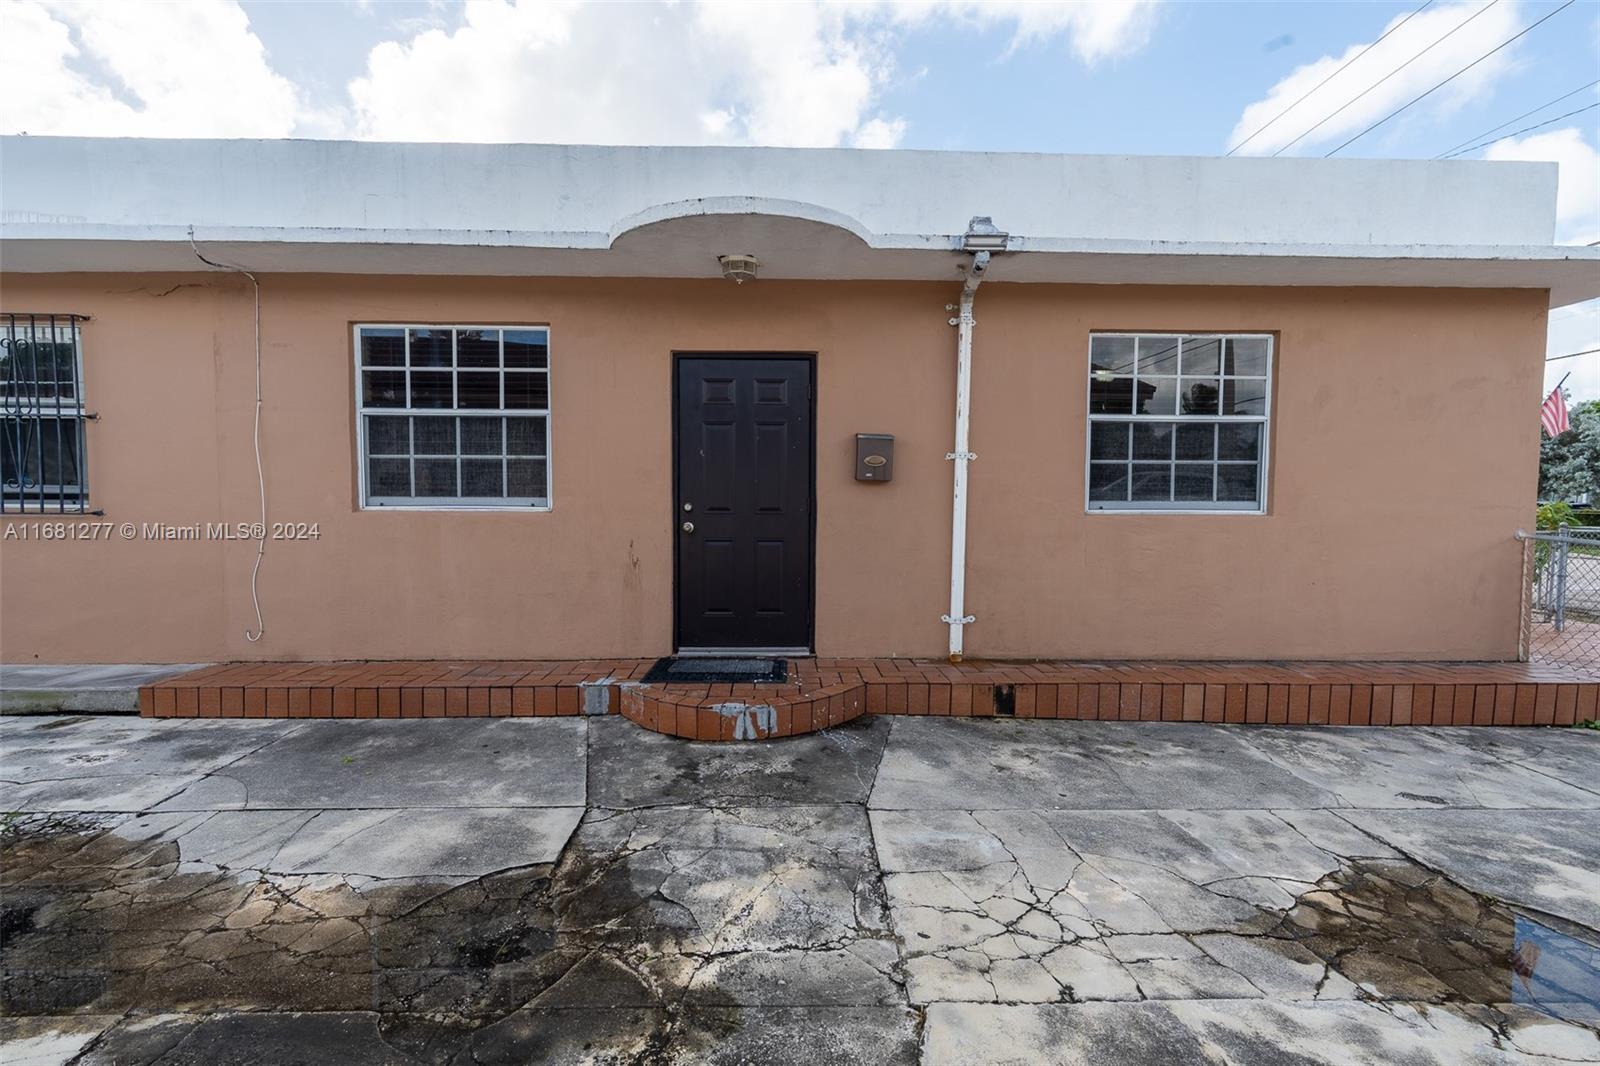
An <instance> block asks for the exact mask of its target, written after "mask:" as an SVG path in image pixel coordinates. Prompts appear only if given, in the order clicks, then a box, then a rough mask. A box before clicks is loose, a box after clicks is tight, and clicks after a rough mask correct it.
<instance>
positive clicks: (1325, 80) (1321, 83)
mask: <svg viewBox="0 0 1600 1066" xmlns="http://www.w3.org/2000/svg"><path fill="white" fill-rule="evenodd" d="M1432 6H1433V0H1427V2H1426V3H1424V4H1423V5H1422V6H1421V7H1419V8H1417V9H1416V10H1415V11H1413V12H1411V14H1409V15H1407V16H1406V17H1405V18H1403V19H1401V20H1400V21H1399V22H1397V23H1395V24H1394V25H1393V26H1391V27H1390V28H1389V29H1387V30H1384V31H1383V37H1379V38H1378V39H1377V40H1376V41H1373V42H1372V43H1371V44H1369V45H1367V46H1366V47H1365V48H1363V49H1362V50H1361V51H1359V52H1357V53H1356V54H1355V55H1353V56H1351V57H1350V58H1349V59H1347V60H1345V61H1344V62H1343V63H1341V64H1339V69H1338V70H1336V71H1334V72H1333V73H1332V74H1329V75H1328V76H1327V77H1326V78H1323V79H1322V80H1321V81H1319V82H1317V83H1316V84H1315V85H1313V86H1312V87H1311V88H1310V89H1307V90H1306V92H1305V95H1304V96H1301V97H1300V99H1298V100H1296V101H1295V102H1294V103H1292V104H1290V105H1289V106H1288V107H1286V108H1284V109H1283V110H1282V111H1279V112H1278V113H1277V114H1276V115H1273V116H1272V117H1271V118H1269V119H1267V123H1266V125H1265V126H1262V127H1261V128H1260V129H1258V130H1256V131H1255V132H1254V133H1252V134H1251V135H1250V136H1248V137H1246V138H1245V139H1244V140H1242V141H1240V142H1239V143H1238V144H1236V145H1234V146H1233V147H1232V148H1229V149H1228V155H1232V154H1233V153H1235V152H1237V151H1238V150H1239V149H1241V148H1243V147H1244V146H1245V145H1247V144H1249V143H1250V142H1251V141H1253V140H1255V139H1256V138H1257V137H1259V136H1261V134H1263V133H1265V132H1267V126H1270V125H1272V124H1273V123H1274V122H1276V121H1278V120H1279V119H1280V118H1282V117H1283V116H1284V115H1287V114H1288V113H1289V112H1291V111H1293V110H1294V109H1295V108H1297V107H1299V106H1300V105H1301V104H1302V103H1304V102H1305V99H1306V97H1307V96H1310V95H1311V94H1312V93H1314V92H1316V91H1317V90H1318V89H1320V88H1322V87H1323V86H1324V85H1326V84H1328V83H1329V82H1330V81H1332V80H1333V79H1334V78H1336V77H1338V76H1339V75H1340V74H1341V73H1342V72H1343V71H1344V69H1345V68H1346V67H1348V66H1349V65H1350V64H1351V63H1354V62H1355V61H1356V60H1358V59H1360V58H1361V57H1362V56H1364V55H1366V54H1367V53H1368V52H1370V51H1372V50H1373V49H1374V48H1376V47H1377V46H1378V45H1380V44H1382V43H1383V40H1384V37H1388V36H1389V35H1390V34H1391V33H1394V32H1395V31H1396V30H1398V29H1399V28H1400V27H1401V26H1404V25H1405V24H1406V23H1408V22H1410V21H1411V20H1412V19H1413V18H1415V17H1416V16H1417V15H1420V14H1422V13H1423V12H1424V11H1426V10H1427V9H1428V8H1430V7H1432ZM1512 121H1513V122H1515V121H1516V120H1515V119H1513V120H1512Z"/></svg>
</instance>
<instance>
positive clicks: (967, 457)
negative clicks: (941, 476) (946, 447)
mask: <svg viewBox="0 0 1600 1066" xmlns="http://www.w3.org/2000/svg"><path fill="white" fill-rule="evenodd" d="M944 457H945V458H946V459H961V460H964V461H966V462H971V461H972V460H973V459H976V458H977V457H978V453H977V452H945V453H944Z"/></svg>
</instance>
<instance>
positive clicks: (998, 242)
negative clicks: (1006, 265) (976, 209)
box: [961, 215, 1011, 252]
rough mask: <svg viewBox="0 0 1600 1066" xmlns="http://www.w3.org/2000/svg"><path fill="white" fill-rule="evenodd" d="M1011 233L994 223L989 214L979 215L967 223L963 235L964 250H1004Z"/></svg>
mask: <svg viewBox="0 0 1600 1066" xmlns="http://www.w3.org/2000/svg"><path fill="white" fill-rule="evenodd" d="M1010 236H1011V234H1009V233H1007V232H1005V231H1004V230H1002V229H1001V228H1000V227H998V226H996V225H995V224H994V219H992V218H990V217H989V216H988V215H978V216H976V217H974V218H973V220H972V221H971V222H968V223H967V232H966V233H964V234H962V236H961V250H962V251H963V252H1003V251H1005V250H1006V241H1007V239H1009V238H1010Z"/></svg>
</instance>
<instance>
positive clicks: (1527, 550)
mask: <svg viewBox="0 0 1600 1066" xmlns="http://www.w3.org/2000/svg"><path fill="white" fill-rule="evenodd" d="M1517 537H1518V538H1519V539H1520V540H1521V541H1522V550H1523V555H1522V567H1523V579H1524V594H1523V596H1524V602H1523V612H1522V622H1523V626H1522V653H1523V655H1522V657H1523V658H1524V659H1527V660H1529V661H1531V662H1536V663H1560V664H1562V665H1566V666H1576V667H1586V668H1590V669H1595V670H1600V527H1596V526H1561V527H1560V528H1559V529H1556V530H1540V531H1539V532H1537V533H1518V534H1517Z"/></svg>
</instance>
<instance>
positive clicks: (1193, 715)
mask: <svg viewBox="0 0 1600 1066" xmlns="http://www.w3.org/2000/svg"><path fill="white" fill-rule="evenodd" d="M652 662H653V660H649V659H623V660H583V661H570V662H553V661H524V662H431V661H416V662H374V663H233V664H225V665H221V666H212V667H206V668H204V669H202V670H197V671H194V672H191V673H187V674H182V675H180V676H177V677H173V678H164V679H162V680H161V681H158V682H155V683H153V684H150V685H145V686H143V687H141V688H140V690H139V707H140V711H141V713H143V714H145V715H148V716H155V717H178V718H185V717H187V718H457V717H459V718H467V717H498V716H557V715H578V714H585V713H587V714H623V715H625V716H626V717H628V718H629V719H630V720H631V721H634V722H637V723H638V724H640V725H642V726H644V727H645V728H647V729H653V730H655V731H657V732H660V733H666V734H668V735H671V736H678V737H692V738H694V739H697V740H699V739H703V740H712V739H717V740H721V739H728V740H732V739H742V738H746V737H748V738H752V739H766V738H769V737H782V736H794V735H798V734H801V733H806V732H811V731H814V730H817V729H823V728H827V727H828V726H830V725H836V724H838V723H840V722H845V721H849V720H850V719H851V718H854V717H856V716H857V715H860V714H919V715H920V714H926V715H949V716H954V717H994V716H1007V715H1010V716H1014V717H1017V718H1066V719H1077V720H1100V721H1111V720H1114V721H1163V722H1218V723H1224V722H1225V723H1267V724H1283V725H1297V724H1306V725H1324V724H1326V725H1571V724H1573V723H1574V722H1578V721H1584V720H1586V719H1591V718H1595V717H1597V716H1600V710H1597V706H1600V674H1597V673H1596V672H1595V671H1593V670H1575V669H1570V668H1561V667H1553V666H1548V665H1540V664H1529V663H1259V662H1258V663H1162V662H1148V663H1139V662H1123V663H1082V662H1066V661H1054V662H1024V663H1004V662H967V663H961V664H958V665H951V664H948V663H943V662H937V661H928V660H906V659H801V660H795V661H794V662H793V663H792V664H791V666H790V676H789V682H788V683H787V684H783V685H750V684H737V685H735V684H716V685H691V684H668V685H656V684H651V685H644V684H642V683H640V682H639V681H638V679H639V678H641V677H643V676H644V674H645V673H646V672H647V671H648V670H649V668H650V665H651V663H652ZM763 708H765V709H763ZM741 723H743V724H741Z"/></svg>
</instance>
